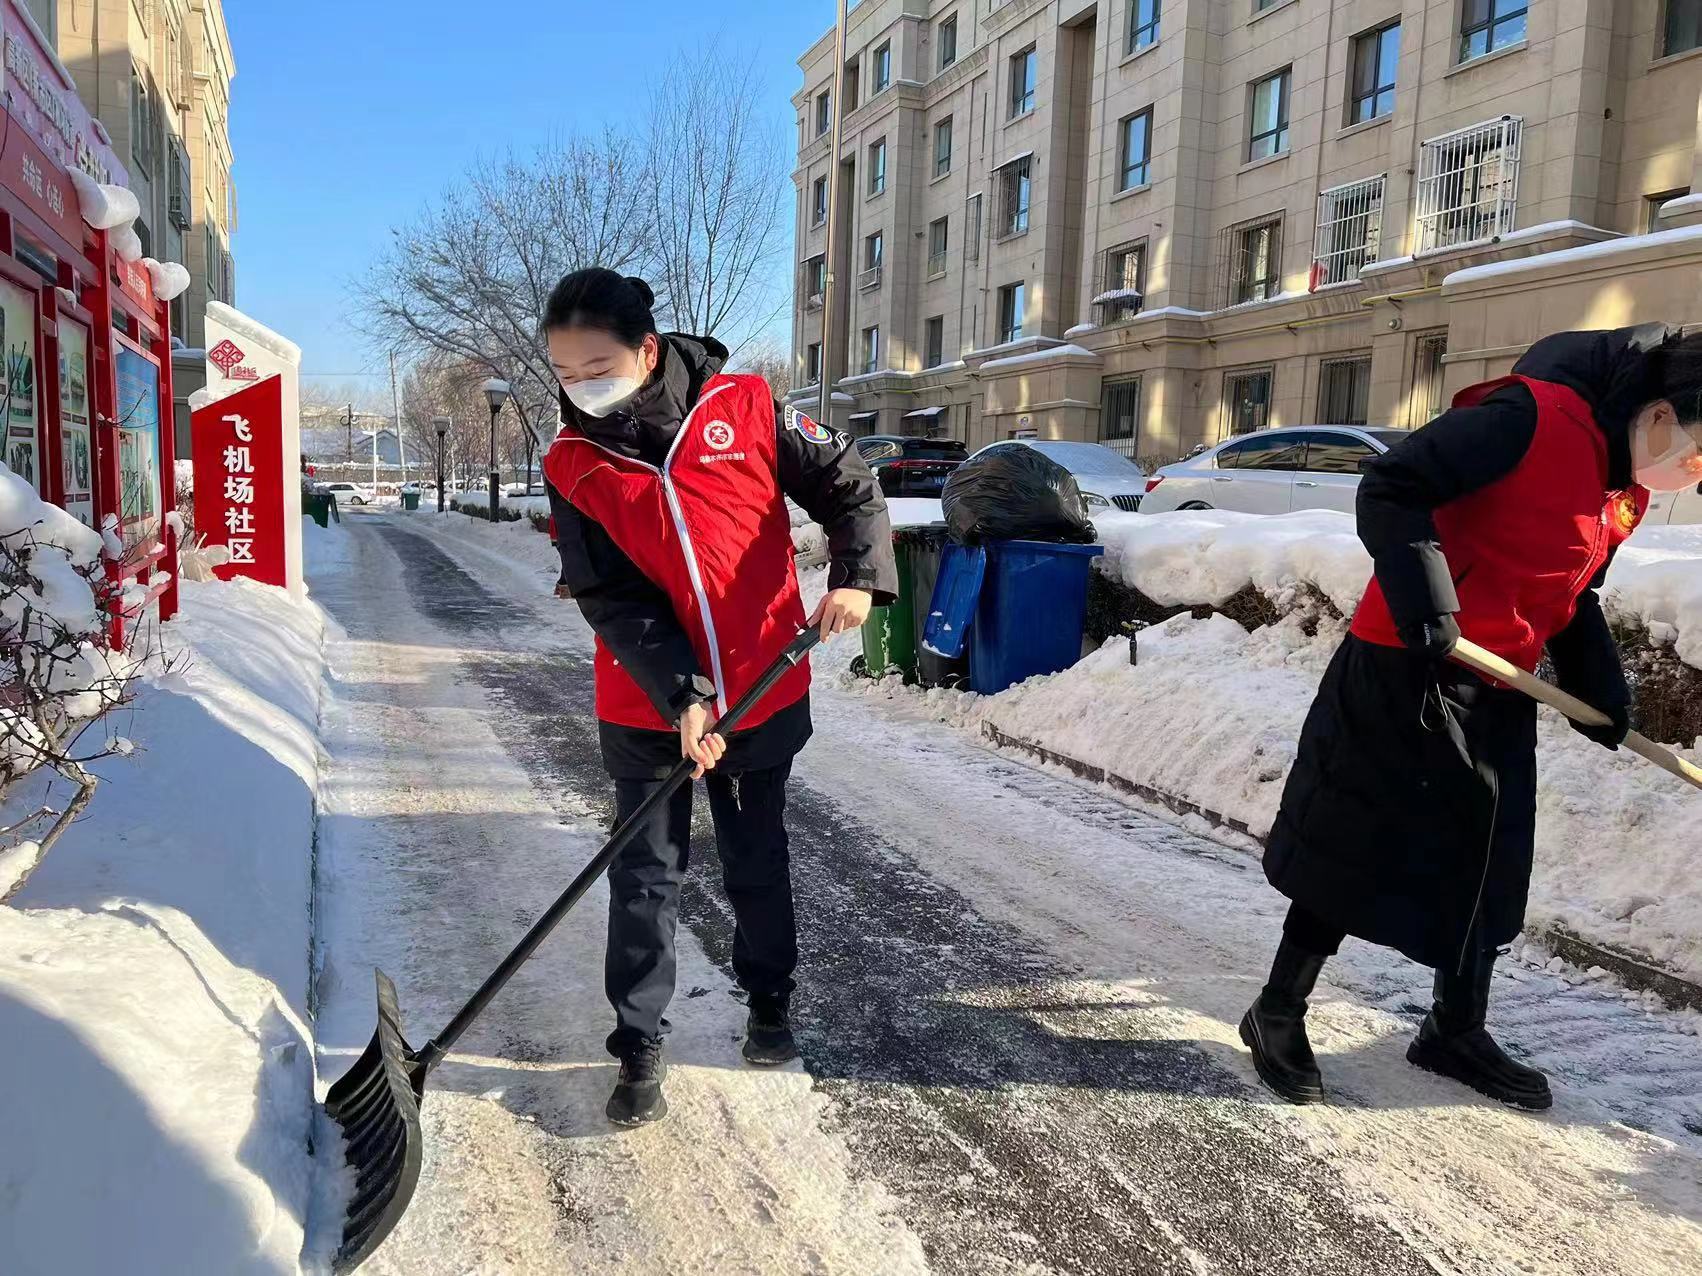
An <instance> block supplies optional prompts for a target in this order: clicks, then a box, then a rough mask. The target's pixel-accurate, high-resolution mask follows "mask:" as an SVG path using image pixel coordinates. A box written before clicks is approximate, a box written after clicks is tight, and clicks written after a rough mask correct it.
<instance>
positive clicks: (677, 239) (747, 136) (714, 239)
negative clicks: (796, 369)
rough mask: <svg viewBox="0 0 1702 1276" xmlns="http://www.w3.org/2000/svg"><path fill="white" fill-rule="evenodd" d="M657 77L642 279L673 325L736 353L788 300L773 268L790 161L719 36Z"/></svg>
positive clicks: (743, 66) (751, 80)
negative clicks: (647, 251) (651, 196)
mask: <svg viewBox="0 0 1702 1276" xmlns="http://www.w3.org/2000/svg"><path fill="white" fill-rule="evenodd" d="M657 82H658V84H660V85H661V86H663V87H661V88H658V89H657V91H656V94H655V96H654V97H653V98H652V100H651V103H650V119H649V151H650V154H649V167H650V172H651V174H652V180H653V182H654V188H655V192H656V219H655V222H656V224H655V238H656V248H655V260H654V264H653V265H652V267H651V271H650V275H649V278H650V281H651V284H652V286H653V287H654V288H655V291H656V296H657V301H658V306H659V309H661V310H662V311H663V312H664V313H665V314H667V315H668V316H670V317H671V319H672V321H673V323H674V326H676V327H678V328H681V329H683V330H686V331H689V332H694V333H700V334H702V335H704V336H719V337H721V339H722V340H723V341H724V342H726V343H727V344H729V345H730V346H732V347H733V348H734V349H735V351H737V350H738V349H739V348H740V347H741V346H743V344H744V343H745V342H747V341H748V340H749V339H750V338H751V337H752V336H753V335H754V334H756V333H758V332H760V331H761V330H762V329H764V328H765V327H767V326H768V324H770V323H772V322H773V320H774V318H775V316H776V315H777V314H779V312H780V309H781V308H782V307H783V306H785V305H786V303H787V298H786V297H785V296H784V295H783V292H782V290H780V289H777V288H776V286H775V284H776V280H775V272H774V270H773V266H774V260H775V257H776V256H777V255H778V254H779V253H780V251H781V250H782V248H783V247H784V239H785V227H786V219H787V217H788V215H789V209H788V205H787V204H786V200H787V197H788V195H789V193H790V191H791V189H792V184H791V182H790V181H788V180H787V174H788V170H789V167H790V166H789V163H788V160H787V156H786V153H785V150H784V148H783V147H782V145H781V141H780V138H779V136H778V134H777V133H776V131H775V130H774V129H773V128H772V127H771V126H769V125H768V124H767V123H766V122H765V120H764V111H765V103H764V101H763V97H762V93H761V89H760V86H759V85H758V83H757V80H756V77H755V75H754V73H753V72H752V70H751V67H750V65H749V63H748V62H746V61H744V60H741V59H740V58H739V57H738V56H736V55H735V54H733V53H731V52H730V51H728V50H727V49H725V48H724V47H722V46H720V45H719V43H715V44H712V45H711V46H710V47H709V48H707V49H702V50H694V51H693V52H692V53H691V54H690V55H689V57H688V56H687V55H686V54H684V53H682V54H680V55H678V56H677V57H676V58H675V60H674V63H673V65H672V66H671V67H670V68H669V70H667V71H666V72H664V73H663V74H662V75H661V76H660V77H659V78H658V81H657Z"/></svg>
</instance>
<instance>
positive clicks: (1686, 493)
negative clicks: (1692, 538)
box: [1643, 483, 1702, 527]
mask: <svg viewBox="0 0 1702 1276" xmlns="http://www.w3.org/2000/svg"><path fill="white" fill-rule="evenodd" d="M1693 523H1702V483H1698V484H1697V485H1696V486H1695V487H1687V488H1685V489H1684V490H1683V491H1681V492H1656V493H1655V495H1654V498H1653V499H1652V500H1650V502H1649V512H1648V514H1647V515H1645V516H1644V518H1643V525H1644V526H1645V527H1648V526H1654V527H1666V526H1672V527H1677V526H1679V525H1680V524H1693Z"/></svg>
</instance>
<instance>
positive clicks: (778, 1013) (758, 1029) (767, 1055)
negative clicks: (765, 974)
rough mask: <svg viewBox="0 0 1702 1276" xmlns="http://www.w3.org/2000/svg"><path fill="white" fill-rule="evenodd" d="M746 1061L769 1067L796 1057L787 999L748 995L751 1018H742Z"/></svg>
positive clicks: (795, 1045)
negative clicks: (743, 1020)
mask: <svg viewBox="0 0 1702 1276" xmlns="http://www.w3.org/2000/svg"><path fill="white" fill-rule="evenodd" d="M744 1054H745V1061H746V1062H747V1063H760V1064H763V1065H764V1066H771V1065H773V1064H777V1063H790V1062H791V1061H792V1060H793V1059H796V1058H797V1057H798V1043H797V1042H796V1041H794V1040H792V1021H791V1018H790V1016H789V1014H788V1013H787V1005H786V998H784V997H773V996H762V995H758V994H754V993H753V994H752V995H751V1013H750V1018H748V1019H747V1020H746V1021H745V1051H744Z"/></svg>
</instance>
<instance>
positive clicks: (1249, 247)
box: [1224, 217, 1282, 306]
mask: <svg viewBox="0 0 1702 1276" xmlns="http://www.w3.org/2000/svg"><path fill="white" fill-rule="evenodd" d="M1224 251H1225V253H1226V254H1227V256H1228V259H1229V262H1228V268H1227V270H1226V271H1225V275H1224V279H1225V283H1226V285H1227V287H1226V290H1225V293H1224V304H1225V305H1229V306H1240V305H1245V304H1246V303H1247V302H1249V301H1268V300H1269V299H1270V298H1272V297H1274V296H1276V295H1277V293H1278V292H1280V291H1281V290H1282V287H1281V285H1282V218H1280V217H1274V218H1265V219H1262V220H1260V221H1253V222H1243V223H1241V225H1239V226H1231V227H1230V228H1229V229H1228V230H1226V231H1225V232H1224Z"/></svg>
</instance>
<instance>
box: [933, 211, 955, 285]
mask: <svg viewBox="0 0 1702 1276" xmlns="http://www.w3.org/2000/svg"><path fill="white" fill-rule="evenodd" d="M950 239H951V222H950V219H948V218H945V217H942V218H940V219H939V221H937V222H932V223H930V224H929V226H928V277H929V278H930V279H932V278H934V277H935V276H937V275H943V274H945V273H946V250H947V249H948V248H949V247H950V246H951V243H950Z"/></svg>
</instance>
